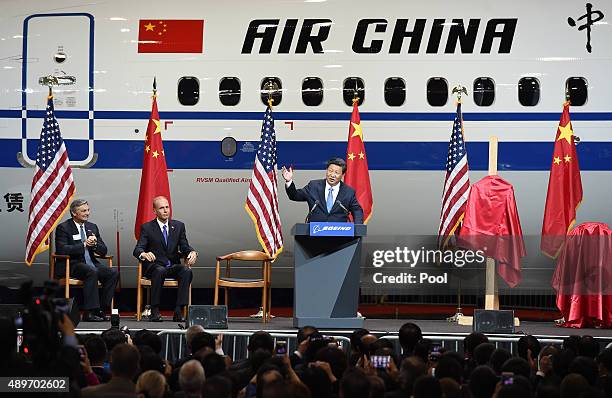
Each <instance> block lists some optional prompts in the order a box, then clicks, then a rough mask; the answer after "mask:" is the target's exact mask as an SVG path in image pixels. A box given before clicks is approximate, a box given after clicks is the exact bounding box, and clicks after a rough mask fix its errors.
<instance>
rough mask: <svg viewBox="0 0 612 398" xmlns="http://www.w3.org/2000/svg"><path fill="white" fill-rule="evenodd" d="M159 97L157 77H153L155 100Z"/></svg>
mask: <svg viewBox="0 0 612 398" xmlns="http://www.w3.org/2000/svg"><path fill="white" fill-rule="evenodd" d="M155 97H157V76H154V77H153V98H155Z"/></svg>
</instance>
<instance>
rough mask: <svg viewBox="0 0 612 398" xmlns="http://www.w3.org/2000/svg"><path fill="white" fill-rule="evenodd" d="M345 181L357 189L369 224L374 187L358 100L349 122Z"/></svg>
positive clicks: (364, 219) (354, 104)
mask: <svg viewBox="0 0 612 398" xmlns="http://www.w3.org/2000/svg"><path fill="white" fill-rule="evenodd" d="M344 183H345V184H347V185H348V186H350V187H351V188H353V189H354V190H355V195H356V196H357V200H358V201H359V204H360V205H361V207H362V208H363V223H364V224H367V223H368V220H369V219H370V216H372V205H373V201H372V188H371V187H370V172H369V170H368V157H367V156H366V151H365V145H364V143H363V131H362V130H361V120H360V118H359V109H358V108H357V101H353V113H352V114H351V122H350V123H349V134H348V145H347V146H346V175H345V176H344Z"/></svg>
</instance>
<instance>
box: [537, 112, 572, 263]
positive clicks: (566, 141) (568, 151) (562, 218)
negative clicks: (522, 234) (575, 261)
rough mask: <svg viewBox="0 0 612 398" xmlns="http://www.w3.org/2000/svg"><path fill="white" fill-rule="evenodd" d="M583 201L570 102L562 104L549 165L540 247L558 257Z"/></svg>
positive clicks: (551, 255)
mask: <svg viewBox="0 0 612 398" xmlns="http://www.w3.org/2000/svg"><path fill="white" fill-rule="evenodd" d="M581 201H582V182H581V180H580V167H579V166H578V156H577V154H576V146H575V145H574V131H573V130H572V122H571V121H570V115H569V103H568V102H566V103H565V104H564V105H563V113H562V114H561V120H560V121H559V127H558V128H557V136H556V138H555V149H554V151H553V158H552V163H551V165H550V177H549V180H548V193H547V195H546V205H545V206H544V223H543V224H542V240H541V242H540V249H541V250H542V251H543V252H544V254H546V255H548V256H550V257H553V258H556V257H557V255H558V254H559V251H560V250H561V247H562V246H563V243H564V242H565V236H566V235H567V232H568V231H569V230H570V229H571V228H572V226H573V225H574V223H575V222H576V209H577V208H578V206H579V205H580V202H581Z"/></svg>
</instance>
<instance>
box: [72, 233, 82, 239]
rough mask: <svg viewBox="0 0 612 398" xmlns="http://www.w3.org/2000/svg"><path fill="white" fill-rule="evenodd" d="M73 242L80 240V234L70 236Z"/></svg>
mask: <svg viewBox="0 0 612 398" xmlns="http://www.w3.org/2000/svg"><path fill="white" fill-rule="evenodd" d="M72 239H73V240H81V234H76V235H72Z"/></svg>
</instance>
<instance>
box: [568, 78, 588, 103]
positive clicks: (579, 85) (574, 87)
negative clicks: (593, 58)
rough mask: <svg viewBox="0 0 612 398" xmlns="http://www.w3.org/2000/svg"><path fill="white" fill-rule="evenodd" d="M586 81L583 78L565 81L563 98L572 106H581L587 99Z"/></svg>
mask: <svg viewBox="0 0 612 398" xmlns="http://www.w3.org/2000/svg"><path fill="white" fill-rule="evenodd" d="M588 86H589V84H588V83H587V79H585V78H584V77H570V78H569V79H567V80H566V81H565V98H567V99H569V101H570V104H572V106H582V105H584V104H586V102H587V99H588Z"/></svg>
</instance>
